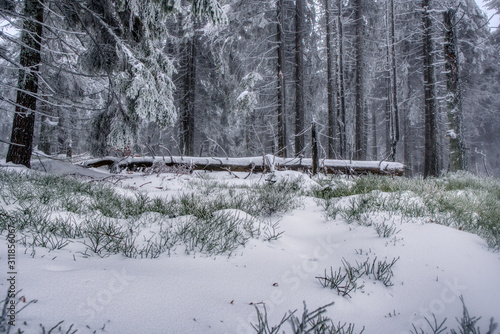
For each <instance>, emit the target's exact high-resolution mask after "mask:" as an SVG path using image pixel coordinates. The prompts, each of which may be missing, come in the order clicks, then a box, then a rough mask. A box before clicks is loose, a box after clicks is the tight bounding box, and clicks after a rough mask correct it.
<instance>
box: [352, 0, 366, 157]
mask: <svg viewBox="0 0 500 334" xmlns="http://www.w3.org/2000/svg"><path fill="white" fill-rule="evenodd" d="M354 21H355V24H356V32H355V35H356V37H355V42H354V43H355V49H356V78H355V80H356V83H355V109H356V111H355V118H356V122H355V130H356V131H355V146H354V150H355V154H354V156H355V159H356V160H364V159H366V147H364V146H363V142H364V140H363V139H364V135H365V134H364V118H365V115H364V108H363V107H364V96H363V93H364V92H363V89H364V87H363V79H364V78H363V76H364V63H363V31H364V29H363V26H364V22H363V14H362V0H356V1H354Z"/></svg>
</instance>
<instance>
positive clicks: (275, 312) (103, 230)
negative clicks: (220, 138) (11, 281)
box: [0, 162, 500, 334]
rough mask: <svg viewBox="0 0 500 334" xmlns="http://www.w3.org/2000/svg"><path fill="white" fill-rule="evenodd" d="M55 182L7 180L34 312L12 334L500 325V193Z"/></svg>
mask: <svg viewBox="0 0 500 334" xmlns="http://www.w3.org/2000/svg"><path fill="white" fill-rule="evenodd" d="M44 169H46V170H48V173H47V172H36V171H28V170H21V171H19V169H15V168H11V169H0V232H1V235H2V237H1V239H0V240H2V241H1V242H2V244H4V243H5V240H6V235H7V233H8V230H9V227H15V234H16V240H17V254H16V256H17V258H16V261H17V266H18V268H19V269H18V272H19V273H18V275H19V278H18V281H17V292H18V294H17V299H18V303H19V305H18V307H17V309H18V310H20V309H22V307H23V306H26V305H28V307H26V308H24V309H22V311H21V312H19V314H18V315H17V322H16V327H13V328H11V333H12V332H14V331H16V332H17V330H18V329H19V330H21V331H23V332H24V333H43V332H48V331H49V330H50V329H52V328H53V331H52V333H66V332H68V333H72V332H73V331H74V330H75V329H79V331H78V333H85V332H86V331H88V332H97V333H100V332H102V333H179V332H189V333H282V332H283V331H285V332H286V333H306V332H308V333H309V332H310V333H360V332H361V331H363V330H364V331H363V333H365V334H366V333H445V332H450V333H453V330H456V332H460V330H462V332H464V333H475V332H474V330H476V331H477V329H478V328H479V327H481V328H482V332H488V329H493V327H492V326H493V325H492V324H493V323H490V318H491V317H495V319H497V320H498V318H500V306H499V305H500V303H499V302H498V301H499V300H500V291H499V289H498V283H499V280H498V277H500V258H499V257H498V250H499V248H500V247H499V222H500V219H499V217H500V183H499V181H498V180H496V179H483V178H478V177H474V176H471V175H452V176H449V177H446V178H441V179H435V180H419V179H416V180H411V179H404V178H395V179H391V178H385V177H360V178H355V179H345V178H338V177H333V178H332V177H318V178H314V179H311V178H309V177H308V176H307V175H303V174H300V173H298V172H276V173H275V174H274V175H261V174H253V175H247V174H246V173H222V172H220V173H197V174H182V175H180V174H171V173H170V174H169V173H161V174H156V173H131V174H127V173H121V174H119V175H113V174H109V173H107V172H106V171H104V170H97V169H95V170H83V169H81V168H79V167H76V166H72V165H68V164H61V163H58V162H45V166H44ZM60 174H66V175H67V176H61V175H60ZM471 233H474V234H478V235H479V236H480V237H478V236H476V235H474V234H471ZM2 244H0V258H2V259H3V258H6V255H7V247H6V245H3V246H2ZM4 271H5V270H4ZM5 272H6V271H5ZM0 286H1V287H2V288H3V287H7V283H6V282H0ZM19 290H20V291H19ZM2 291H4V290H3V289H2ZM1 293H2V294H4V292H1ZM462 296H463V298H464V300H465V303H466V304H467V307H468V308H467V307H466V306H465V304H463V302H462V299H461V298H462ZM35 300H36V303H31V304H29V302H30V301H35ZM306 303H307V305H308V307H310V309H312V310H314V311H308V307H306ZM298 309H303V312H302V313H301V312H298V311H294V310H298ZM469 310H470V312H471V315H469ZM474 315H482V316H484V318H482V319H479V318H478V317H474ZM2 317H3V318H2ZM455 318H457V320H459V321H458V322H457V321H456V320H454V319H455ZM445 319H447V320H445ZM2 320H5V313H2V315H0V333H1V332H2V328H3V329H5V330H6V329H7V328H8V326H6V323H5V322H2ZM61 320H64V322H63V323H60V321H61ZM56 324H57V326H55V325H56ZM445 327H447V329H446V330H444V328H445ZM491 332H492V333H493V332H494V331H493V330H492V331H491Z"/></svg>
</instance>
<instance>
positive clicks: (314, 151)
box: [311, 120, 319, 175]
mask: <svg viewBox="0 0 500 334" xmlns="http://www.w3.org/2000/svg"><path fill="white" fill-rule="evenodd" d="M311 140H312V142H311V148H312V152H311V153H312V154H311V156H312V174H313V175H316V174H318V167H319V152H318V134H317V132H316V121H314V120H313V122H312V124H311Z"/></svg>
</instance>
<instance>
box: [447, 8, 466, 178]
mask: <svg viewBox="0 0 500 334" xmlns="http://www.w3.org/2000/svg"><path fill="white" fill-rule="evenodd" d="M455 15H456V10H455V9H452V8H449V9H448V10H446V11H445V12H444V13H443V21H444V28H445V38H444V59H445V71H446V105H447V109H448V128H449V130H448V131H447V133H446V136H447V137H448V138H449V140H450V153H449V154H450V160H449V167H448V170H449V171H450V172H455V171H458V170H466V169H467V154H466V148H465V140H464V132H463V125H462V124H463V117H462V114H463V112H462V92H461V87H460V70H459V66H460V61H459V58H458V57H459V53H458V52H457V51H458V50H457V38H456V33H455V24H456V23H455Z"/></svg>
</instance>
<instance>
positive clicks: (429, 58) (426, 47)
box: [422, 0, 439, 177]
mask: <svg viewBox="0 0 500 334" xmlns="http://www.w3.org/2000/svg"><path fill="white" fill-rule="evenodd" d="M430 2H431V0H423V1H422V8H423V15H422V23H423V28H424V35H423V60H424V99H425V102H424V104H425V154H424V177H429V176H433V177H437V176H439V153H438V152H439V150H438V138H437V128H438V123H437V120H438V118H437V109H436V79H435V75H434V55H433V53H434V43H433V41H432V20H431V16H430V13H429V12H430Z"/></svg>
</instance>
